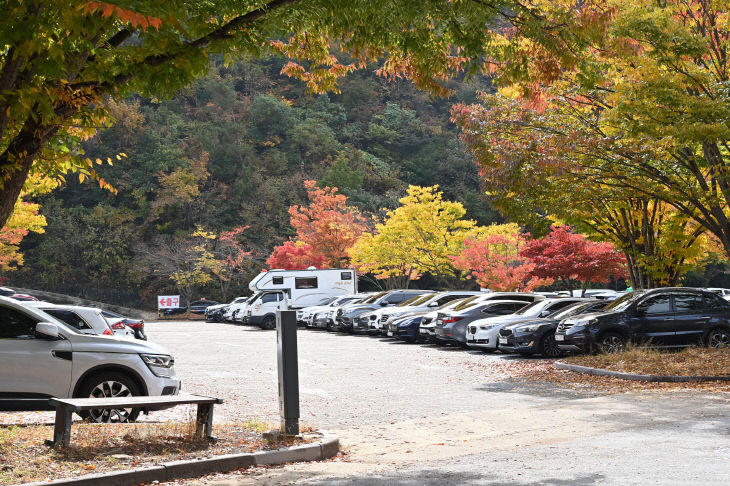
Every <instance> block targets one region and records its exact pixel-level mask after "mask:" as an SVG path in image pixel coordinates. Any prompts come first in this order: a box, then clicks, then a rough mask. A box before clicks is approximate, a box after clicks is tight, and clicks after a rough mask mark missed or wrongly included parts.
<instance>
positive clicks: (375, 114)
mask: <svg viewBox="0 0 730 486" xmlns="http://www.w3.org/2000/svg"><path fill="white" fill-rule="evenodd" d="M283 63H284V61H283V60H281V59H279V58H269V59H265V60H261V61H251V62H241V63H237V64H236V65H234V66H230V67H226V66H224V65H223V64H222V63H215V64H214V67H213V68H212V69H211V72H210V73H209V75H208V76H206V77H204V78H203V79H201V80H200V81H198V82H197V83H196V84H194V85H193V86H192V87H190V88H189V89H188V90H186V91H183V92H180V93H179V94H177V96H175V97H174V98H173V99H171V100H166V101H163V100H149V99H141V98H134V99H128V100H126V101H125V102H124V103H120V104H116V105H114V106H113V107H112V112H113V114H114V117H115V118H116V119H117V122H116V123H115V124H114V126H113V127H111V128H109V129H107V130H105V131H102V132H100V134H99V135H98V136H97V137H95V138H93V139H91V140H90V141H88V142H87V143H86V146H85V149H86V152H87V155H88V156H89V157H90V158H92V159H96V158H97V157H98V158H101V159H103V160H106V159H107V157H112V159H113V160H114V162H115V163H114V165H113V166H109V165H107V164H106V163H104V164H103V165H101V166H98V171H99V172H100V175H101V176H102V177H103V178H104V179H105V180H107V181H108V182H109V183H111V184H112V185H113V186H114V187H115V188H116V189H117V190H118V193H117V194H113V193H110V192H109V191H105V190H101V189H99V188H98V187H96V186H95V185H94V184H93V183H89V182H88V181H87V182H86V183H80V182H79V181H78V179H77V178H74V177H70V176H69V179H68V181H67V182H66V184H64V185H63V186H62V187H61V188H60V189H58V190H56V191H54V192H52V193H51V194H50V195H46V196H44V197H42V198H41V199H40V200H39V202H40V203H41V213H42V214H43V215H45V217H46V218H47V222H48V226H47V227H46V232H45V234H43V235H35V234H31V235H29V236H28V237H26V239H25V240H24V242H23V245H22V250H23V252H24V254H25V265H24V266H23V267H22V269H21V270H19V271H16V272H13V273H12V274H11V275H9V276H10V277H11V279H12V280H11V283H13V284H16V285H18V286H26V287H30V288H43V289H48V290H55V291H61V292H67V293H73V294H77V295H85V296H88V297H92V298H100V299H105V300H107V301H112V302H119V303H124V304H128V305H132V304H134V305H149V303H150V302H153V300H150V296H153V295H155V294H157V293H158V292H162V293H164V292H173V293H174V288H175V286H174V283H173V282H172V281H171V280H170V278H169V275H158V274H155V272H154V271H153V267H154V265H153V264H152V263H153V260H154V257H155V248H159V246H160V244H161V242H162V241H166V242H170V241H173V240H175V239H176V238H181V237H183V236H184V235H189V234H191V233H192V232H194V231H195V230H196V228H202V229H204V230H207V231H211V232H213V233H219V232H221V231H225V230H230V229H232V228H235V227H240V226H248V228H247V229H246V230H245V232H244V234H245V235H246V238H245V241H246V244H247V245H248V248H249V249H250V250H252V256H253V257H254V258H253V261H252V263H251V265H250V273H251V274H252V273H255V272H258V271H260V269H261V268H262V267H263V266H264V264H263V261H264V260H265V258H266V256H268V254H269V253H270V252H271V250H272V248H273V247H274V246H275V245H277V244H280V243H281V242H282V241H283V240H285V239H286V238H288V236H290V235H291V234H292V228H291V227H290V225H289V214H288V212H287V210H288V208H289V206H290V205H292V204H301V203H303V202H305V199H306V190H305V188H304V184H303V182H304V180H307V179H314V180H317V181H318V182H319V184H320V185H322V186H324V185H329V186H337V187H338V188H340V190H341V192H342V193H344V194H345V195H347V196H348V198H349V203H350V204H352V205H354V206H357V207H358V208H359V209H360V210H361V211H362V212H363V213H365V214H375V215H378V214H381V212H382V210H383V208H393V207H395V205H397V199H398V198H399V197H401V196H403V194H404V193H405V190H406V188H407V186H408V184H415V185H421V186H429V185H434V184H439V185H440V189H441V190H443V192H444V195H445V197H447V198H449V199H452V200H456V201H460V202H462V203H463V204H464V206H465V207H466V209H467V215H466V217H468V218H472V219H474V220H476V221H477V222H478V223H479V224H488V223H490V222H494V221H497V220H499V216H498V214H496V213H495V212H494V211H493V210H491V209H490V207H489V205H488V204H487V203H486V201H485V199H484V198H483V197H482V195H481V194H482V191H481V190H480V180H479V175H478V173H477V169H476V167H475V165H474V163H473V161H472V159H471V155H470V154H467V152H466V151H465V150H464V148H463V147H462V145H461V143H460V142H459V140H458V137H457V132H456V127H455V126H453V125H452V124H451V123H450V122H449V110H450V107H451V106H452V104H453V103H455V102H463V103H470V102H472V101H473V100H474V99H475V93H476V90H477V89H482V90H484V89H488V81H486V80H484V79H472V80H470V81H469V82H463V83H455V84H454V85H453V86H452V88H453V90H454V95H453V96H452V97H451V98H449V99H438V98H433V97H431V96H429V95H428V94H427V93H425V92H422V91H417V90H415V89H414V88H413V87H412V85H411V83H410V81H402V82H388V81H385V80H384V79H382V78H379V77H377V76H375V75H374V74H372V73H369V72H358V73H355V74H353V75H351V76H350V77H349V78H348V79H346V80H345V81H344V82H343V83H342V85H341V86H340V87H341V94H337V93H332V94H329V95H321V96H313V95H309V94H307V93H306V90H305V89H304V87H303V85H302V84H301V83H300V82H298V81H295V80H291V79H289V78H287V77H284V76H281V75H280V74H279V72H280V71H281V68H282V65H283ZM116 154H125V155H126V156H127V157H126V158H125V157H121V158H120V160H117V158H116V157H115V155H116ZM247 281H248V279H247V278H243V279H241V281H240V282H238V283H237V285H239V289H240V290H242V289H243V288H245V284H246V282H247ZM79 282H82V283H79ZM234 290H235V288H234ZM217 292H218V291H217V288H216V286H215V284H213V283H211V284H210V285H209V287H207V288H203V289H201V290H200V294H201V296H205V297H208V298H217V297H218V294H217Z"/></svg>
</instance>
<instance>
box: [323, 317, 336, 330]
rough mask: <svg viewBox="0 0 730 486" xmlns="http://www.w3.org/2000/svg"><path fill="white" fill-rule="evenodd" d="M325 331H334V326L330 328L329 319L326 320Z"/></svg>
mask: <svg viewBox="0 0 730 486" xmlns="http://www.w3.org/2000/svg"><path fill="white" fill-rule="evenodd" d="M325 329H327V332H334V330H335V328H334V326H332V323H331V322H330V320H329V319H327V326H326V327H325Z"/></svg>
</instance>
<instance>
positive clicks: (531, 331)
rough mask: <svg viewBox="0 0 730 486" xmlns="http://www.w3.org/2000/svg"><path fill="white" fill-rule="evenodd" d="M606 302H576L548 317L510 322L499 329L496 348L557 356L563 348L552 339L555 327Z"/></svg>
mask: <svg viewBox="0 0 730 486" xmlns="http://www.w3.org/2000/svg"><path fill="white" fill-rule="evenodd" d="M606 305H608V302H607V301H605V300H597V301H594V302H578V303H576V304H574V305H571V306H569V307H565V308H563V309H560V310H559V311H556V312H554V313H552V314H550V315H549V316H548V317H541V318H536V319H534V320H531V321H526V322H518V323H516V324H509V325H507V326H505V327H503V328H502V329H500V330H499V349H500V350H501V351H502V352H503V353H520V354H540V355H542V356H544V357H545V358H558V357H560V356H562V355H563V351H562V350H561V349H560V348H559V347H558V345H557V343H556V342H555V329H557V327H558V324H559V323H560V321H561V320H563V319H567V318H568V317H573V316H577V315H580V314H587V313H589V312H597V311H600V310H601V309H603V308H604V307H606Z"/></svg>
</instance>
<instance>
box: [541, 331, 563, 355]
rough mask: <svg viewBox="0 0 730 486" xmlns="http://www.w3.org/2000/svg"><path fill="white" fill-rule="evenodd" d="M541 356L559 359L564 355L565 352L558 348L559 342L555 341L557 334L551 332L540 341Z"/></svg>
mask: <svg viewBox="0 0 730 486" xmlns="http://www.w3.org/2000/svg"><path fill="white" fill-rule="evenodd" d="M540 354H541V355H542V357H543V358H551V359H553V358H559V357H561V356H562V355H563V352H562V351H561V350H560V348H559V347H558V343H557V341H555V333H554V332H549V333H547V334H545V335H544V336H543V337H542V339H541V340H540Z"/></svg>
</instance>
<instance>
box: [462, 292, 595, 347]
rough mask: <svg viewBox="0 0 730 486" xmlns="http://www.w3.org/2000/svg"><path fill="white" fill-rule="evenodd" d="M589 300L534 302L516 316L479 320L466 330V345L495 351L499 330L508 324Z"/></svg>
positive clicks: (567, 298)
mask: <svg viewBox="0 0 730 486" xmlns="http://www.w3.org/2000/svg"><path fill="white" fill-rule="evenodd" d="M588 300H590V299H583V298H578V297H555V298H552V299H544V300H538V301H536V302H533V303H532V304H530V305H527V306H525V307H523V308H522V309H520V310H518V311H517V312H515V313H514V314H510V315H507V316H497V317H487V318H485V319H478V320H476V321H473V322H471V323H470V324H469V326H468V327H467V329H466V345H467V346H469V347H470V348H477V349H482V350H485V351H493V350H495V349H497V347H498V346H499V343H498V339H499V330H500V329H502V328H503V327H504V326H506V325H507V324H515V323H517V322H520V321H529V320H531V319H534V318H536V317H547V316H549V315H550V314H552V313H553V312H556V311H558V310H560V309H562V308H563V307H565V306H567V305H570V304H573V303H575V302H585V301H588Z"/></svg>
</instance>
